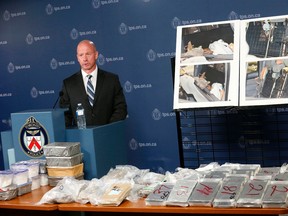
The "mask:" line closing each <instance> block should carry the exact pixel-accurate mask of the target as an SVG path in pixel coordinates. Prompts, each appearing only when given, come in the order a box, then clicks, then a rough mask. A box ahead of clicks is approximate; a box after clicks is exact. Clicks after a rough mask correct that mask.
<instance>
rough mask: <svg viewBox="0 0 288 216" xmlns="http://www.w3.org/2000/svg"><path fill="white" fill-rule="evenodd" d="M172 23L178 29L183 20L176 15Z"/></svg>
mask: <svg viewBox="0 0 288 216" xmlns="http://www.w3.org/2000/svg"><path fill="white" fill-rule="evenodd" d="M171 24H172V27H173V28H174V29H176V28H177V26H179V25H181V20H180V19H179V18H178V17H174V18H173V20H172V22H171Z"/></svg>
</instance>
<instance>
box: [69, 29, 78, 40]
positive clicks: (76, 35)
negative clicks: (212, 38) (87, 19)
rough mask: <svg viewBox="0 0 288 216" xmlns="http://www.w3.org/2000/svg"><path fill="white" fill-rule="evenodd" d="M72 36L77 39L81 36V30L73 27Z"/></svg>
mask: <svg viewBox="0 0 288 216" xmlns="http://www.w3.org/2000/svg"><path fill="white" fill-rule="evenodd" d="M70 37H71V38H72V40H76V39H77V38H78V37H79V32H78V31H77V30H76V29H75V28H73V29H72V31H71V32H70Z"/></svg>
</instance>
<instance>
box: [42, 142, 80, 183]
mask: <svg viewBox="0 0 288 216" xmlns="http://www.w3.org/2000/svg"><path fill="white" fill-rule="evenodd" d="M43 150H44V155H45V157H46V162H47V172H48V183H49V185H50V186H56V185H57V183H58V182H59V181H60V180H61V179H63V178H64V177H67V176H69V177H74V178H76V179H83V176H84V173H83V170H84V165H83V153H81V148H80V143H79V142H54V143H49V144H47V145H45V146H44V147H43Z"/></svg>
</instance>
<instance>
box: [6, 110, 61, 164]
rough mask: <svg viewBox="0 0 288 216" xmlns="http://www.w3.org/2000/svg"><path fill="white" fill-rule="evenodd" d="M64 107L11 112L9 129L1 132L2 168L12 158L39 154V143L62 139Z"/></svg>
mask: <svg viewBox="0 0 288 216" xmlns="http://www.w3.org/2000/svg"><path fill="white" fill-rule="evenodd" d="M64 111H65V110H64V109H49V110H48V109H45V110H44V109H43V110H27V111H22V112H17V113H11V123H12V130H11V131H4V132H1V140H2V148H3V159H4V167H5V169H8V168H9V163H11V162H13V160H15V161H22V160H29V159H40V158H43V148H42V147H43V145H46V144H48V143H50V142H55V141H65V139H66V133H65V118H64ZM8 155H9V157H8ZM9 158H10V162H9ZM11 158H12V159H11ZM11 160H12V161H11Z"/></svg>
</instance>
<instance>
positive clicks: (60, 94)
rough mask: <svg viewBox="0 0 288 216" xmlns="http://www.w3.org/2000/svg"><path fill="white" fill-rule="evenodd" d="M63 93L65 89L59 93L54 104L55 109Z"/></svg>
mask: <svg viewBox="0 0 288 216" xmlns="http://www.w3.org/2000/svg"><path fill="white" fill-rule="evenodd" d="M63 94H64V93H63V91H60V92H59V95H58V97H57V100H56V101H55V103H54V105H53V109H55V107H56V105H57V102H58V100H59V98H60V97H62V96H63Z"/></svg>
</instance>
